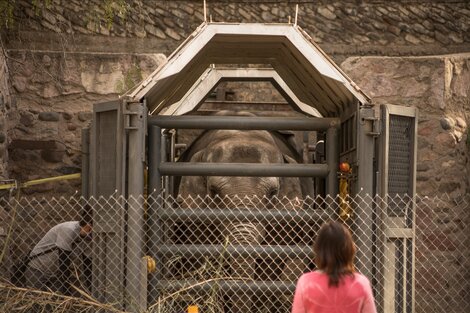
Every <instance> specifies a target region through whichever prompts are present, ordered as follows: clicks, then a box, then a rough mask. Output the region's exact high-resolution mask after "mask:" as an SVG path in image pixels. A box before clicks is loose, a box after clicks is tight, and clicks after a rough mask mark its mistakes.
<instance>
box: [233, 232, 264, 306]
mask: <svg viewBox="0 0 470 313" xmlns="http://www.w3.org/2000/svg"><path fill="white" fill-rule="evenodd" d="M226 231H227V236H226V238H227V239H228V243H229V245H243V246H250V245H258V244H260V243H261V241H262V238H263V237H264V227H263V225H261V224H253V223H244V224H242V223H239V224H230V225H227V230H226ZM229 262H230V263H229V266H230V270H231V276H232V277H233V278H235V279H237V278H240V279H243V280H244V281H253V280H255V271H256V258H255V257H249V256H246V257H245V256H243V257H242V256H240V257H235V258H234V259H232V260H230V261H229ZM231 299H232V301H231V302H232V305H231V311H230V312H233V313H235V312H255V311H256V308H254V303H253V298H252V296H251V295H249V294H248V293H245V292H243V291H241V292H237V293H234V295H233V296H232V297H231Z"/></svg>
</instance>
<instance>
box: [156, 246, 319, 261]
mask: <svg viewBox="0 0 470 313" xmlns="http://www.w3.org/2000/svg"><path fill="white" fill-rule="evenodd" d="M157 255H162V256H165V257H172V256H174V255H183V256H186V257H189V256H191V257H194V258H200V257H203V256H210V255H213V256H217V257H219V256H221V255H224V256H226V257H252V258H263V259H265V258H271V259H275V258H281V259H282V258H298V259H308V260H311V259H313V248H312V247H309V246H287V245H270V246H268V245H266V246H260V245H257V246H251V245H228V246H224V245H193V244H191V245H161V246H160V247H158V249H157Z"/></svg>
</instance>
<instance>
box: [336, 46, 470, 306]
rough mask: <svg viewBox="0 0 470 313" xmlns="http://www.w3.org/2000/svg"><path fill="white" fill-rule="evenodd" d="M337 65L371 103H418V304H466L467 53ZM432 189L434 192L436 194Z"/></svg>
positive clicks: (469, 276) (469, 215)
mask: <svg viewBox="0 0 470 313" xmlns="http://www.w3.org/2000/svg"><path fill="white" fill-rule="evenodd" d="M341 67H342V68H343V69H344V70H345V71H346V72H347V73H348V74H349V75H350V77H351V78H352V79H353V80H354V82H356V83H357V84H358V85H359V86H361V88H362V89H363V90H364V91H365V92H367V93H368V94H370V95H371V96H372V97H373V99H374V102H375V103H377V104H396V105H408V106H409V105H413V106H416V107H418V108H419V124H418V164H417V167H418V171H417V192H418V194H419V195H420V196H424V197H428V198H427V200H422V201H425V202H426V204H420V203H419V202H418V203H417V207H416V230H415V231H416V236H417V238H416V243H417V251H416V269H417V272H416V276H415V277H416V281H415V283H416V286H417V289H416V303H417V308H416V310H417V312H431V311H434V310H435V309H436V307H439V308H440V309H445V310H446V312H462V311H461V310H464V309H463V308H465V307H466V308H468V305H469V303H468V300H465V299H468V290H470V272H469V270H468V269H469V268H470V249H469V243H470V234H469V232H468V225H470V212H469V211H468V207H469V202H468V201H469V198H468V196H467V195H468V194H469V192H470V185H469V179H468V176H469V173H470V163H469V154H470V153H469V152H470V136H469V128H468V121H469V118H470V116H469V112H470V83H469V82H470V53H466V54H459V55H447V56H439V57H421V58H408V57H407V58H402V57H391V58H390V57H389V58H383V57H352V58H349V59H347V60H346V61H345V62H343V63H342V65H341ZM436 196H437V197H436Z"/></svg>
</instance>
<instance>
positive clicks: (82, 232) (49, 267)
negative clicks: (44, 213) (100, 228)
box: [25, 219, 92, 295]
mask: <svg viewBox="0 0 470 313" xmlns="http://www.w3.org/2000/svg"><path fill="white" fill-rule="evenodd" d="M91 232H92V222H91V219H86V220H85V219H83V220H81V221H79V222H78V221H72V222H65V223H61V224H58V225H56V226H54V227H52V228H51V229H50V230H49V231H48V232H47V233H46V234H45V235H44V237H42V239H41V240H40V241H39V242H38V243H37V244H36V246H35V247H34V248H33V250H32V251H31V253H30V255H29V264H28V267H27V269H26V272H25V277H26V284H27V286H29V287H31V288H35V289H40V290H51V291H54V292H61V293H63V294H66V295H69V294H71V290H70V282H71V278H72V276H71V273H72V272H71V269H70V267H71V259H72V252H73V249H74V247H75V243H77V242H78V241H80V240H84V239H87V238H91Z"/></svg>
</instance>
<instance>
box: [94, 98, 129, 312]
mask: <svg viewBox="0 0 470 313" xmlns="http://www.w3.org/2000/svg"><path fill="white" fill-rule="evenodd" d="M123 105H124V104H123V102H121V101H112V102H106V103H98V104H95V105H94V107H93V122H92V127H91V133H90V171H89V176H90V177H89V180H90V187H89V189H90V190H89V195H90V196H91V200H90V203H91V205H92V211H93V232H94V235H93V252H92V293H93V296H94V297H96V298H97V299H98V300H100V301H103V302H106V303H117V304H118V306H122V305H119V304H120V303H121V302H122V301H123V298H124V291H125V290H124V288H125V286H124V281H125V280H124V264H125V263H124V257H125V255H124V251H125V249H124V246H123V245H124V235H125V233H124V220H125V219H124V213H125V208H124V206H123V204H122V203H120V199H122V198H121V197H119V196H120V195H123V193H124V190H125V188H124V187H125V185H124V184H125V168H126V167H125V163H124V162H125V159H124V156H125V155H126V154H125V151H126V148H125V147H126V139H125V132H124V128H123V125H124V119H123Z"/></svg>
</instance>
